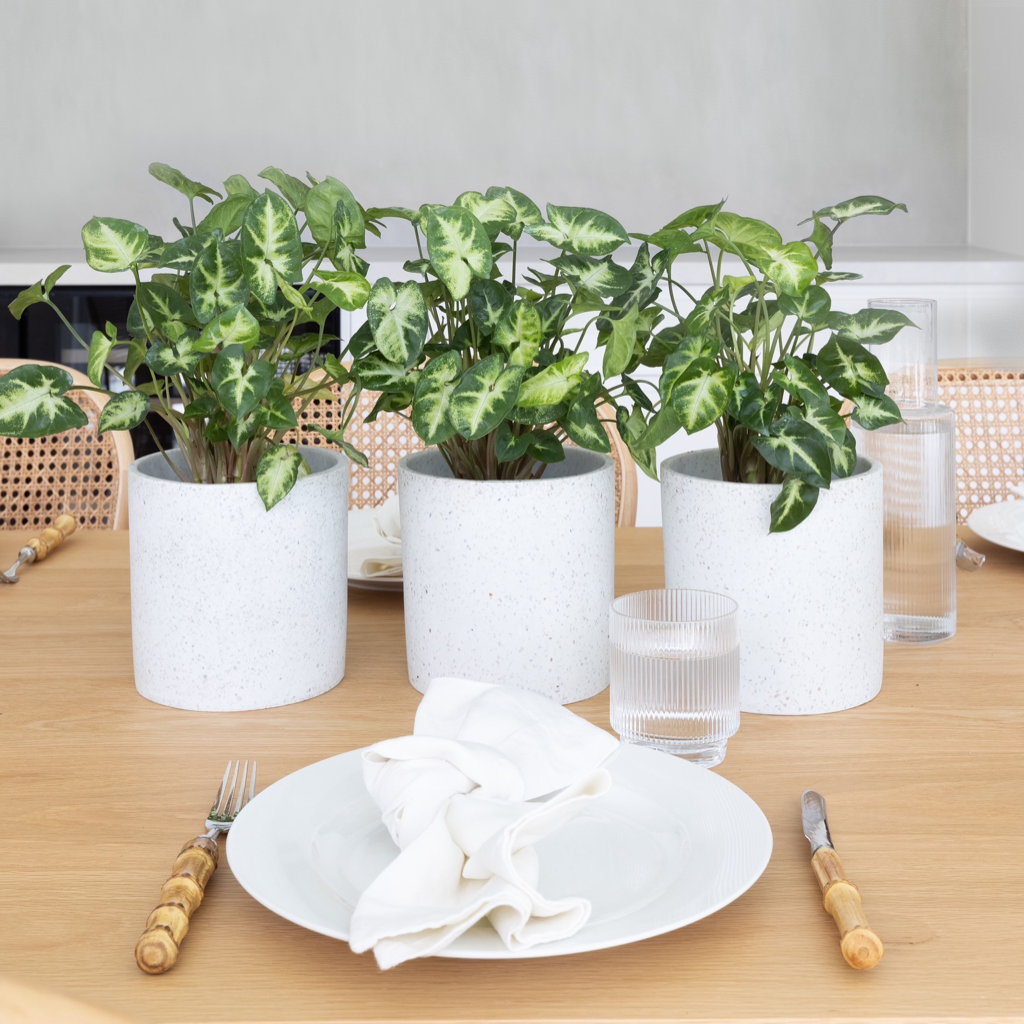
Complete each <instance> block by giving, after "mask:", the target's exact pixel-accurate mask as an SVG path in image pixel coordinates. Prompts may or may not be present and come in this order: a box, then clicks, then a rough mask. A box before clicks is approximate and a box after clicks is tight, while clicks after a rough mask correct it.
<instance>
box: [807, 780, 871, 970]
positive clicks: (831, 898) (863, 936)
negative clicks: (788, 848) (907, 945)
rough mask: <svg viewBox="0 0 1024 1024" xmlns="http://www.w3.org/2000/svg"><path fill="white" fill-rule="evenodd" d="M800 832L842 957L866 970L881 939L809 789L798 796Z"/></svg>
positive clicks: (820, 798)
mask: <svg viewBox="0 0 1024 1024" xmlns="http://www.w3.org/2000/svg"><path fill="white" fill-rule="evenodd" d="M800 808H801V811H802V813H803V821H804V835H805V836H807V839H808V841H809V842H810V844H811V867H813V868H814V876H815V878H817V879H818V885H819V886H821V894H822V901H821V902H822V905H823V906H824V907H825V909H826V910H827V911H828V912H829V913H830V914H831V915H832V918H833V920H834V921H835V923H836V926H837V927H838V928H839V936H840V940H839V948H840V949H841V950H842V951H843V958H844V959H845V960H846V962H847V963H848V964H849V965H850V966H851V967H855V968H857V970H859V971H867V970H870V969H871V968H872V967H874V966H875V964H877V963H878V961H879V960H881V959H882V953H883V952H884V947H883V946H882V940H881V939H880V938H879V937H878V936H877V935H876V934H875V933H874V932H873V931H872V930H871V926H870V925H869V924H868V919H867V918H866V917H865V916H864V908H863V907H862V906H861V902H860V890H859V889H858V888H857V886H855V885H854V884H853V882H850V881H848V880H847V879H846V876H845V875H844V873H843V865H842V862H841V861H840V860H839V854H838V853H836V849H835V847H834V846H833V845H832V836H831V834H830V833H829V830H828V819H827V818H826V817H825V798H824V797H823V796H822V795H821V794H820V793H815V792H814V790H813V789H807V790H804V794H803V796H802V797H801V798H800Z"/></svg>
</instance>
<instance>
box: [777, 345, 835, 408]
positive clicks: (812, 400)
mask: <svg viewBox="0 0 1024 1024" xmlns="http://www.w3.org/2000/svg"><path fill="white" fill-rule="evenodd" d="M783 363H784V365H785V367H786V373H783V372H782V371H781V370H775V371H773V372H772V380H773V381H774V382H775V383H776V384H778V385H779V386H780V387H782V388H784V389H785V390H786V391H788V392H789V393H790V394H791V395H795V396H796V397H797V398H799V399H800V401H801V402H804V403H806V404H807V405H812V404H817V405H825V406H827V405H828V392H827V391H826V390H825V388H824V386H823V385H822V383H821V381H820V380H818V375H817V374H816V373H815V372H814V370H812V369H811V366H810V364H809V363H807V362H805V361H804V360H803V359H797V358H796V356H786V357H785V359H784V360H783Z"/></svg>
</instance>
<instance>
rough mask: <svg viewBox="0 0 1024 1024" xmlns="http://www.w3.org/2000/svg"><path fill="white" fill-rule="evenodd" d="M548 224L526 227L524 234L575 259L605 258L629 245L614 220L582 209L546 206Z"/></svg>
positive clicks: (582, 207)
mask: <svg viewBox="0 0 1024 1024" xmlns="http://www.w3.org/2000/svg"><path fill="white" fill-rule="evenodd" d="M547 210H548V221H550V223H547V224H546V223H544V222H543V221H542V222H540V223H536V224H528V225H527V226H526V230H527V231H528V232H529V233H530V234H531V235H532V236H533V237H534V238H536V239H537V240H538V241H540V242H549V243H550V244H551V245H553V246H555V248H557V249H564V250H565V251H566V252H572V253H576V255H578V256H607V255H608V254H609V253H612V252H614V251H615V250H616V249H618V247H619V246H620V245H625V244H626V243H628V242H629V235H628V234H627V233H626V229H625V228H624V227H623V226H622V225H621V224H620V223H619V222H618V221H617V220H616V219H615V218H614V217H610V216H608V214H607V213H602V212H601V211H600V210H592V209H590V208H589V207H585V206H554V205H552V204H551V203H548V206H547Z"/></svg>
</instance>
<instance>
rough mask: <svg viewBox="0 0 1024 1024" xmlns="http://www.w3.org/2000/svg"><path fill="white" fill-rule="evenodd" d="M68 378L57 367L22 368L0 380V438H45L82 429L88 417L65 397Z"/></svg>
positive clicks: (10, 372)
mask: <svg viewBox="0 0 1024 1024" xmlns="http://www.w3.org/2000/svg"><path fill="white" fill-rule="evenodd" d="M71 386H72V380H71V374H70V373H68V372H67V370H64V369H62V368H61V367H59V366H35V365H32V364H23V365H21V366H16V367H14V369H13V370H11V371H9V372H8V373H6V374H5V375H4V376H3V377H0V435H4V436H6V437H47V436H48V435H50V434H59V433H61V432H62V431H65V430H70V429H71V428H72V427H84V426H86V425H87V424H88V422H89V417H88V416H86V414H85V413H84V412H83V411H82V409H81V407H80V406H79V405H78V404H77V403H75V402H73V401H72V400H71V399H70V398H67V397H66V392H67V390H68V388H70V387H71Z"/></svg>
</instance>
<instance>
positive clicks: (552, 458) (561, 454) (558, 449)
mask: <svg viewBox="0 0 1024 1024" xmlns="http://www.w3.org/2000/svg"><path fill="white" fill-rule="evenodd" d="M529 437H530V445H529V447H528V448H527V451H528V452H529V453H530V455H531V456H532V457H533V458H535V459H536V460H537V461H538V462H544V463H552V462H562V461H563V460H564V459H565V449H564V448H563V447H562V442H561V441H559V440H558V438H557V437H555V435H554V434H553V433H551V431H550V430H531V431H530V434H529Z"/></svg>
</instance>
